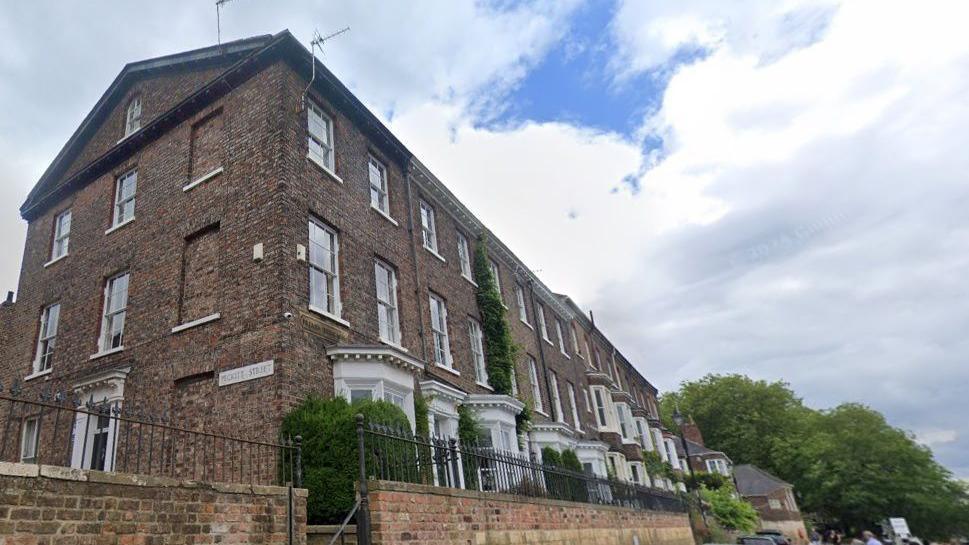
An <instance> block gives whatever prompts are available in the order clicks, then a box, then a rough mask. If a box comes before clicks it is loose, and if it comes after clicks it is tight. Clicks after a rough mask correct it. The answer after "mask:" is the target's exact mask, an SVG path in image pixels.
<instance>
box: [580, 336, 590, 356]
mask: <svg viewBox="0 0 969 545" xmlns="http://www.w3.org/2000/svg"><path fill="white" fill-rule="evenodd" d="M582 346H583V347H584V348H585V353H586V354H587V355H588V356H589V359H590V360H591V359H592V352H589V336H588V335H583V336H582Z"/></svg>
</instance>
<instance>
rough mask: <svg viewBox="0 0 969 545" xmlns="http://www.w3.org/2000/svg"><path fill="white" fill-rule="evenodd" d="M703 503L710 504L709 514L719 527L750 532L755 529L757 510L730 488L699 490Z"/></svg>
mask: <svg viewBox="0 0 969 545" xmlns="http://www.w3.org/2000/svg"><path fill="white" fill-rule="evenodd" d="M700 496H701V497H702V498H703V501H705V502H707V503H709V504H710V514H712V515H713V518H715V519H716V520H717V523H718V524H720V526H722V527H724V528H727V529H729V530H740V531H742V532H751V531H753V530H754V529H756V528H757V523H758V520H759V517H758V516H757V510H756V509H754V506H753V505H750V504H749V503H747V502H746V501H744V500H743V499H742V498H740V497H739V496H736V495H735V493H734V490H733V487H731V486H724V487H721V488H717V489H709V488H700Z"/></svg>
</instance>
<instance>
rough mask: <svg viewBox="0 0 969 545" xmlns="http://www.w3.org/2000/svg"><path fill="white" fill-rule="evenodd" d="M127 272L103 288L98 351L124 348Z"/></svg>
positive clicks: (114, 278)
mask: <svg viewBox="0 0 969 545" xmlns="http://www.w3.org/2000/svg"><path fill="white" fill-rule="evenodd" d="M129 276H130V275H129V274H128V272H127V271H125V272H123V273H121V274H118V275H116V276H112V277H111V278H109V279H108V281H107V282H106V283H105V286H104V312H103V314H102V317H101V335H100V347H99V349H100V351H101V352H105V351H108V350H112V349H115V348H121V347H122V346H124V325H125V315H126V314H127V310H128V278H129Z"/></svg>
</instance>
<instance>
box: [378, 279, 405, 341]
mask: <svg viewBox="0 0 969 545" xmlns="http://www.w3.org/2000/svg"><path fill="white" fill-rule="evenodd" d="M373 269H374V276H375V277H376V283H377V326H378V329H379V333H380V340H382V341H384V342H388V343H390V344H400V322H399V321H398V317H397V273H396V272H394V269H392V268H391V267H390V266H388V265H385V264H384V263H382V262H380V261H374V264H373Z"/></svg>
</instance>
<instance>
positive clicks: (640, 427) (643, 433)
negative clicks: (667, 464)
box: [636, 419, 649, 449]
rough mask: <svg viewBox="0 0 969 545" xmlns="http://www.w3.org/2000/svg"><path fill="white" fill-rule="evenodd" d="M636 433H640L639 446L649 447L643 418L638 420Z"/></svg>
mask: <svg viewBox="0 0 969 545" xmlns="http://www.w3.org/2000/svg"><path fill="white" fill-rule="evenodd" d="M636 433H637V434H638V435H639V446H641V447H643V448H644V449H648V448H649V447H647V446H646V431H645V430H644V429H643V421H642V420H639V419H637V420H636Z"/></svg>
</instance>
